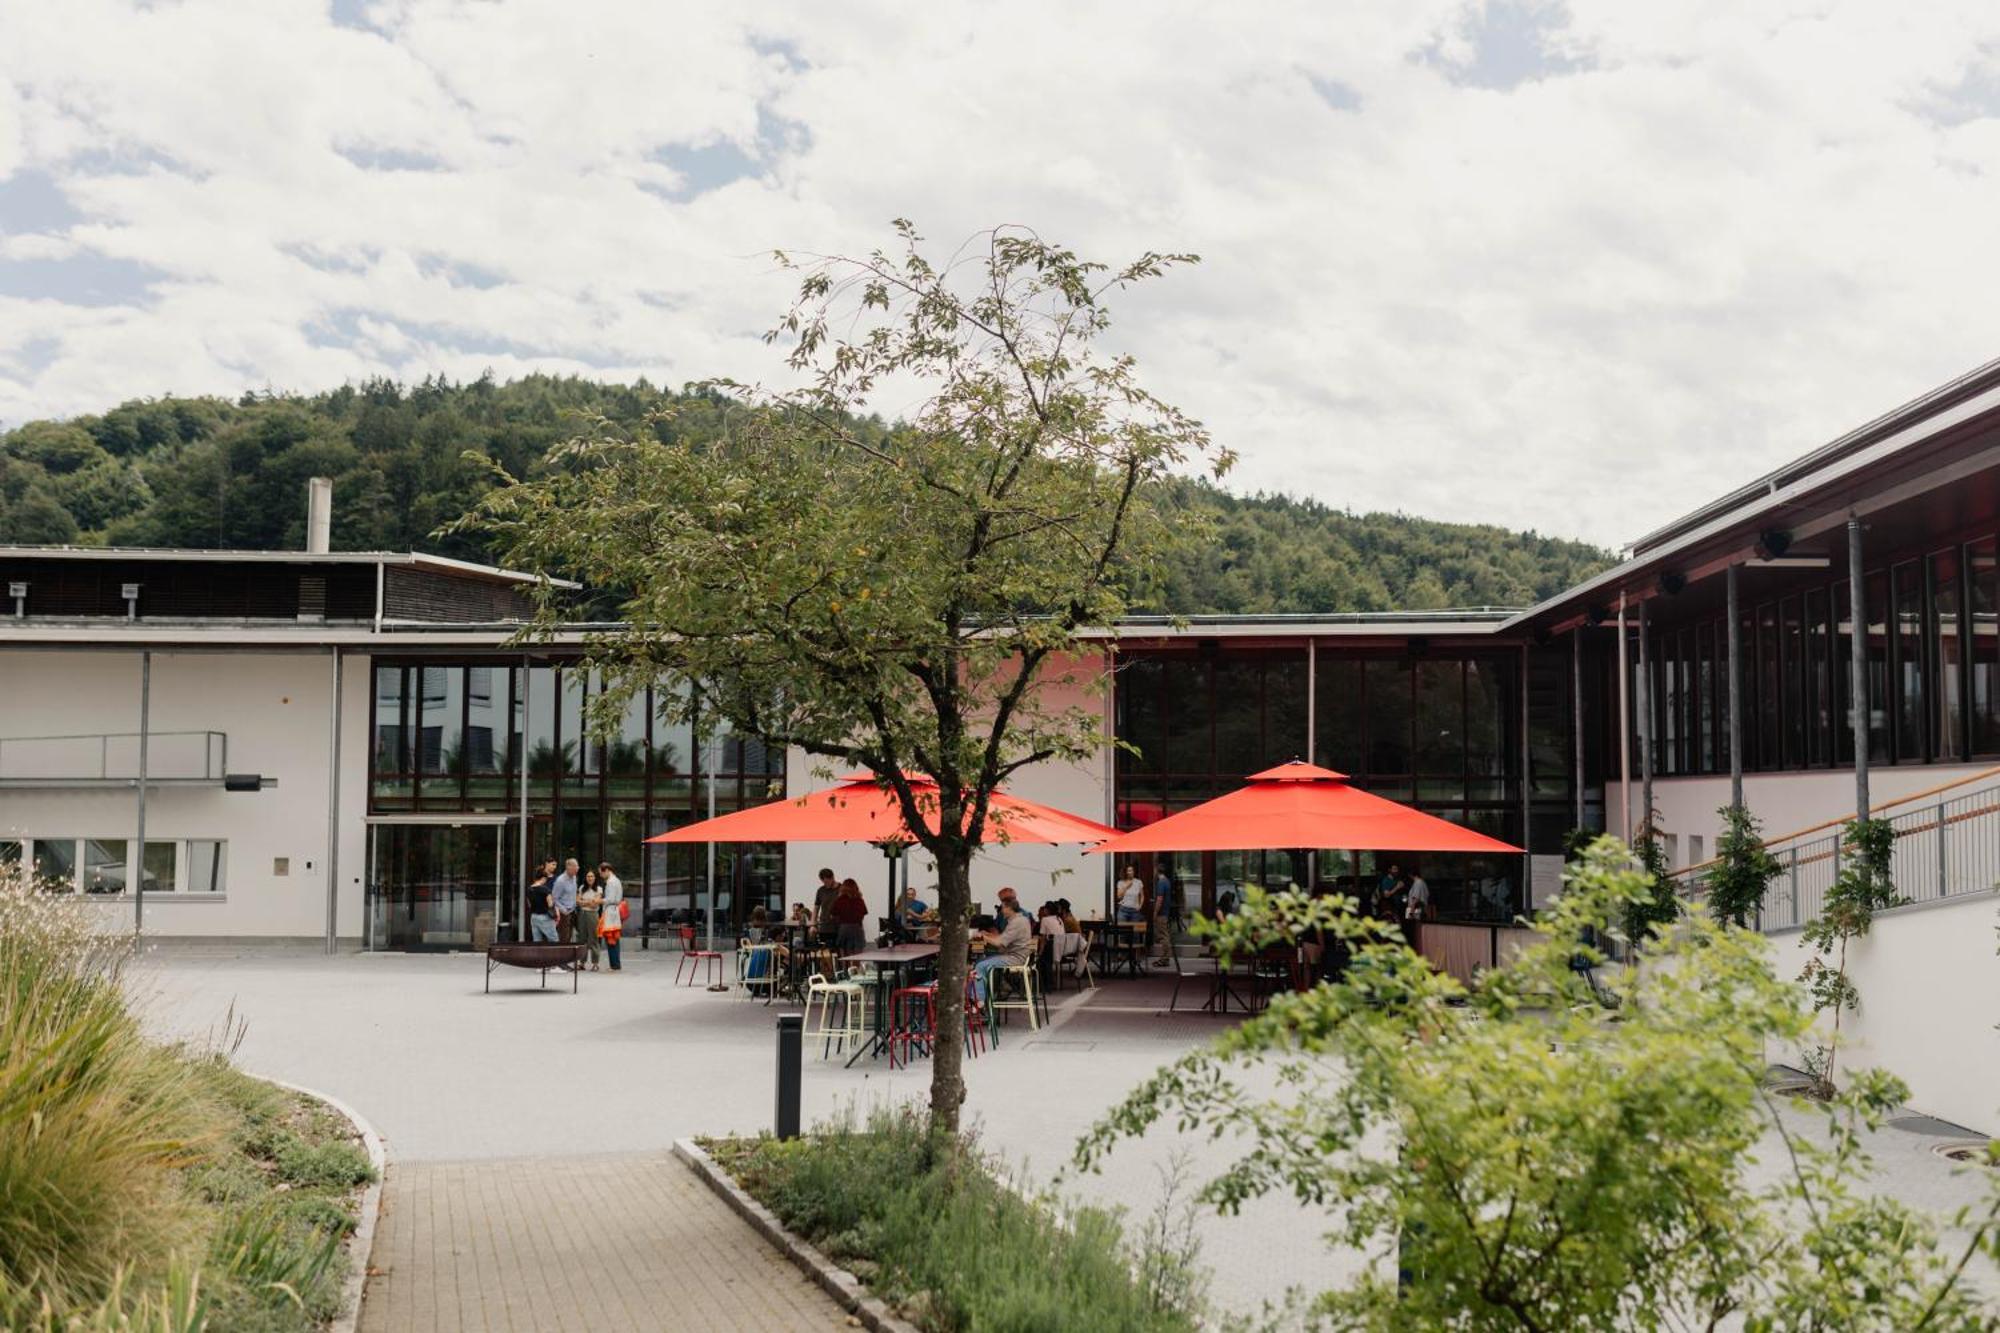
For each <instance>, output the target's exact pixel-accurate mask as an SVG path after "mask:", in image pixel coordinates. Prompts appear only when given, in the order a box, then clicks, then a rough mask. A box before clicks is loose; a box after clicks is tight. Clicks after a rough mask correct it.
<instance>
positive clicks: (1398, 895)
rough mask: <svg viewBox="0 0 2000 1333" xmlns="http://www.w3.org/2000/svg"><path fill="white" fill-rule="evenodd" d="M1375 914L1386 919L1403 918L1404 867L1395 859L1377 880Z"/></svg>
mask: <svg viewBox="0 0 2000 1333" xmlns="http://www.w3.org/2000/svg"><path fill="white" fill-rule="evenodd" d="M1375 915H1376V916H1377V917H1379V918H1380V919H1382V920H1384V921H1401V920H1402V919H1403V867H1402V866H1400V865H1398V864H1397V863H1396V862H1394V861H1391V862H1390V863H1389V868H1388V869H1387V870H1385V871H1383V872H1382V878H1381V879H1379V880H1377V881H1375Z"/></svg>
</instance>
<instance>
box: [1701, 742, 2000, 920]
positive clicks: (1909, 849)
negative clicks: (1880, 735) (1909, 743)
mask: <svg viewBox="0 0 2000 1333" xmlns="http://www.w3.org/2000/svg"><path fill="white" fill-rule="evenodd" d="M1870 813H1872V814H1873V815H1874V816H1875V817H1876V818H1878V819H1886V820H1887V821H1888V822H1889V826H1890V827H1891V828H1892V829H1894V830H1895V834H1896V841H1895V844H1894V847H1893V850H1892V851H1891V854H1890V863H1889V873H1890V878H1891V879H1892V880H1893V881H1894V883H1895V886H1896V892H1897V894H1898V896H1899V897H1901V898H1902V899H1903V900H1904V902H1906V903H1925V902H1936V901H1938V900H1939V899H1943V898H1953V897H1958V896H1960V895H1963V894H1972V893H1985V892H1988V891H1990V890H1992V889H1993V888H1994V887H1995V885H1996V884H2000V780H1996V778H1995V777H1994V771H1993V770H1987V771H1986V772H1983V773H1975V774H1973V775H1972V776H1970V777H1968V778H1963V779H1960V780H1959V781H1958V782H1955V783H1947V784H1945V785H1944V786H1941V787H1934V788H1932V789H1930V790H1929V791H1925V792H1919V793H1917V794H1915V795H1913V796H1904V797H1899V798H1897V799H1896V800H1893V801H1884V802H1883V803H1882V804H1880V805H1878V806H1876V807H1875V808H1874V810H1873V811H1871V812H1870ZM1844 826H1845V825H1844V821H1839V820H1835V821H1830V822H1828V823H1825V824H1817V825H1814V826H1813V827H1812V828H1809V829H1801V830H1800V831H1799V832H1797V833H1792V834H1787V835H1785V836H1783V837H1779V838H1774V839H1771V840H1770V841H1768V842H1767V843H1766V844H1765V846H1766V848H1767V850H1769V851H1770V853H1771V855H1773V856H1775V857H1776V858H1777V859H1778V864H1779V871H1778V876H1777V878H1776V879H1774V880H1772V881H1771V884H1770V887H1769V888H1768V889H1767V890H1766V891H1765V894H1764V910H1763V912H1762V914H1761V919H1760V922H1759V924H1760V925H1761V926H1762V927H1763V929H1765V930H1767V931H1769V930H1791V929H1795V928H1797V927H1799V926H1803V925H1804V924H1805V923H1806V922H1808V921H1811V920H1812V919H1813V918H1814V917H1816V916H1818V915H1819V914H1820V911H1821V909H1822V908H1824V907H1825V905H1826V894H1827V890H1828V889H1829V888H1831V887H1832V886H1833V881H1834V879H1835V878H1836V877H1837V876H1838V875H1839V874H1840V867H1841V858H1842V857H1844V856H1845V855H1846V854H1847V853H1846V850H1845V849H1844V848H1843V847H1842V846H1841V835H1842V830H1843V828H1844ZM1714 864H1715V862H1714V861H1713V860H1710V861H1704V862H1702V863H1701V864H1700V865H1696V866H1689V867H1687V868H1685V869H1683V870H1680V871H1677V872H1675V877H1676V878H1678V879H1679V880H1680V881H1681V882H1682V884H1683V885H1684V886H1685V888H1686V890H1687V892H1688V893H1689V895H1690V896H1699V895H1700V894H1701V893H1702V891H1703V874H1704V872H1705V871H1707V869H1708V868H1709V867H1710V866H1713V865H1714Z"/></svg>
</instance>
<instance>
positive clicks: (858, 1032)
mask: <svg viewBox="0 0 2000 1333" xmlns="http://www.w3.org/2000/svg"><path fill="white" fill-rule="evenodd" d="M836 1000H838V1001H839V1002H840V1022H839V1023H838V1024H836V1023H835V1022H834V1021H833V1006H834V1002H835V1001H836ZM815 1003H817V1004H818V1005H819V1026H817V1027H815V1026H813V1005H814V1004H815ZM867 1016H868V1002H867V991H866V989H865V988H864V987H863V986H862V985H861V983H860V982H858V981H847V980H844V979H843V980H840V981H828V980H827V979H826V978H825V977H824V976H822V975H820V974H819V973H818V972H815V973H813V974H812V975H811V976H810V977H808V978H807V979H806V1013H805V1039H806V1040H807V1041H818V1042H820V1043H821V1045H822V1048H823V1049H822V1050H821V1058H822V1059H825V1058H827V1057H828V1056H829V1055H831V1054H832V1052H833V1050H834V1047H835V1045H836V1044H838V1046H839V1049H840V1050H842V1051H845V1050H846V1049H847V1043H848V1041H849V1040H850V1039H852V1040H853V1041H855V1042H856V1043H859V1042H862V1041H866V1040H867V1039H868V1031H867V1027H866V1022H867Z"/></svg>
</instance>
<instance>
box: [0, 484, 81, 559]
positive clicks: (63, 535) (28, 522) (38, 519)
mask: <svg viewBox="0 0 2000 1333" xmlns="http://www.w3.org/2000/svg"><path fill="white" fill-rule="evenodd" d="M0 530H4V532H5V534H6V540H7V541H8V542H10V543H15V544H18V545H22V546H64V545H67V544H69V543H71V542H74V541H75V540H76V537H77V531H76V520H75V519H73V518H71V517H70V516H69V511H68V510H67V509H64V508H63V507H62V505H61V504H60V503H58V502H57V501H56V500H54V499H52V498H51V497H50V496H49V495H48V493H47V492H45V491H39V490H34V491H29V492H28V493H27V494H26V495H24V496H22V497H21V498H20V499H18V500H16V501H14V502H13V503H12V504H9V505H8V506H7V507H6V508H5V509H4V510H0Z"/></svg>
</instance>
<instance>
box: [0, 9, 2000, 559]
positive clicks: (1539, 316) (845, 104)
mask: <svg viewBox="0 0 2000 1333" xmlns="http://www.w3.org/2000/svg"><path fill="white" fill-rule="evenodd" d="M1996 175H2000V5H1995V4H1992V3H1990V2H1987V3H1968V4H1963V5H1952V4H1923V3H1899V4H1893V5H1892V4H1885V3H1881V2H1880V0H1873V2H1870V3H1851V4H1847V3H1838V2H1837V0H1811V2H1810V3H1807V2H1803V0H1800V2H1795V3H1755V2H1754V0H1714V2H1713V3H1680V2H1678V0H1656V2H1655V3H1644V4H1641V3H1634V2H1633V0H1574V2H1573V3H1570V4H1567V5H1564V4H1537V3H1533V2H1532V0H1528V2H1525V3H1487V4H1483V5H1482V4H1480V3H1476V2H1475V3H1464V2H1463V0H1379V2H1378V3H1372V4H1364V3H1339V4H1328V3H1324V2H1317V3H1300V4H1277V3H1273V4H1254V5H1253V4H1219V3H1215V0H1200V2H1199V3H1190V4H1146V5H1136V4H1123V5H1099V6H1091V5H1085V4H1080V3H1077V2H1076V0H1066V2H1064V3H1049V4H1037V3H1027V2H1023V0H1015V2H1014V3H1009V4H1004V5H997V4H979V5H957V4H950V3H943V2H942V0H925V3H922V4H909V3H904V4H894V5H891V4H874V5H871V4H865V3H853V2H851V0H850V2H848V3H841V4H826V3H817V4H809V5H799V6H796V7H792V6H779V5H767V4H756V5H751V4H741V3H736V4H720V5H716V6H713V7H712V9H711V12H709V13H707V14H705V15H704V14H702V13H700V12H698V7H697V6H696V5H693V4H689V3H684V2H676V3H672V4H667V3H660V0H435V2H433V0H380V2H377V3H369V2H368V0H332V2H331V3H330V4H329V3H328V0H236V2H234V3H224V2H209V0H189V2H188V3H174V2H173V0H156V2H155V3H151V4H145V5H129V4H118V3H110V2H109V0H5V3H0V422H4V423H8V424H17V423H19V422H20V421H23V420H26V419H30V418H33V417H38V416H48V415H64V414H72V413H77V412H84V411H93V410H101V409H103V408H105V407H109V406H111V405H113V404H115V403H117V402H119V401H121V400H123V399H126V398H131V397H137V396H144V395H152V394H160V393H168V392H173V393H221V394H230V395H234V394H236V393H239V392H241V391H243V390H245V389H264V388H272V389H280V390H284V389H296V390H302V391H312V390H317V389H322V388H328V387H332V386H335V385H338V384H340V383H341V382H343V381H347V380H357V379H360V378H363V377H366V376H372V375H382V374H386V375H392V376H396V377H399V378H403V379H411V378H417V377H421V376H423V375H425V374H428V373H432V372H440V371H441V372H443V373H445V374H447V375H450V376H452V377H454V378H461V377H462V378H470V377H473V376H476V375H478V374H479V373H480V372H481V371H482V370H485V369H487V368H491V369H492V370H493V371H494V372H495V373H496V374H498V375H501V376H503V377H504V376H510V375H516V374H519V373H522V372H524V371H528V370H535V369H540V370H551V371H571V372H577V373H581V374H585V375H590V376H596V377H604V378H627V377H631V376H636V375H640V374H644V375H646V376H649V377H650V378H652V379H653V380H654V381H655V382H665V383H669V384H679V383H682V382H684V381H686V380H690V379H696V378H702V377H707V376H711V375H719V374H720V375H730V376H734V377H736V378H739V379H744V380H765V381H770V380H773V379H775V378H776V377H777V374H778V367H777V364H776V357H775V354H774V353H773V351H772V349H770V348H767V347H766V346H764V345H763V343H762V342H761V340H760V338H759V335H760V333H761V332H762V330H763V329H764V328H765V327H767V325H768V324H769V322H770V320H771V319H772V317H773V316H774V315H775V314H776V313H777V312H778V311H779V310H780V309H781V308H782V306H783V304H784V302H785V300H786V298H787V296H788V295H789V292H790V285H789V283H788V282H787V280H786V279H785V278H784V277H783V276H782V275H781V274H779V273H778V272H776V271H775V270H774V269H773V267H772V266H771V264H770V263H769V261H768V258H767V255H768V252H769V251H770V250H771V249H772V248H774V247H778V246H791V247H799V248H803V249H816V250H823V251H836V250H842V249H846V248H860V247H866V246H869V245H872V244H875V243H878V242H886V241H887V239H888V229H887V223H888V222H889V220H890V219H891V218H893V217H896V216H908V217H910V218H912V219H914V220H915V221H916V222H917V223H918V225H919V226H920V227H921V228H922V229H923V231H924V232H925V234H926V235H928V236H929V237H931V238H933V239H934V240H936V241H938V242H940V243H943V244H944V245H945V248H949V247H950V246H951V245H954V244H955V243H956V242H957V241H959V240H961V239H963V238H964V237H965V236H966V235H968V234H969V233H971V232H973V231H975V230H978V229H979V228H981V227H985V226H988V225H991V224H993V223H996V222H1021V223H1028V224H1031V225H1033V226H1035V227H1036V228H1038V229H1039V230H1040V231H1042V232H1043V233H1044V234H1045V235H1048V236H1050V237H1053V238H1056V239H1060V240H1063V241H1065V242H1067V243H1069V244H1071V245H1073V246H1075V247H1076V248H1078V249H1079V250H1081V251H1083V252H1085V253H1086V254H1090V255H1094V256H1098V257H1102V258H1106V259H1117V258H1124V257H1127V256H1128V255H1130V254H1131V253H1134V252H1137V251H1139V250H1143V249H1149V248H1151V249H1175V250H1195V251H1198V252H1200V253H1201V254H1202V256H1203V258H1204V262H1203V264H1202V266H1201V267H1200V268H1199V269H1197V270H1194V271H1192V272H1184V273H1181V274H1178V275H1176V276H1174V277H1172V278H1170V279H1168V280H1166V281H1164V282H1162V283H1159V284H1157V285H1156V286H1155V287H1153V288H1152V289H1150V290H1148V291H1147V292H1146V293H1145V294H1144V295H1143V297H1141V298H1139V299H1136V300H1133V301H1130V302H1128V303H1127V305H1126V306H1125V308H1124V309H1123V311H1122V320H1121V323H1120V325H1119V328H1118V330H1117V335H1116V336H1117V342H1118V345H1119V346H1121V347H1122V348H1124V349H1127V350H1130V351H1132V352H1134V353H1135V354H1136V355H1138V357H1139V358H1140V360H1141V364H1142V366H1143V367H1144V369H1145V372H1146V376H1147V379H1148V381H1149V383H1150V384H1151V385H1152V386H1153V387H1155V388H1156V389H1157V390H1158V391H1160V392H1162V393H1163V394H1164V395H1165V396H1166V397H1168V398H1170V399H1172V400H1174V401H1176V402H1178V403H1179V404H1180V405H1181V406H1182V407H1184V408H1186V409H1187V410H1189V411H1191V412H1193V413H1195V414H1197V415H1199V416H1200V417H1202V418H1203V419H1204V420H1205V421H1207V422H1208V423H1209V425H1210V427H1211V428H1212V429H1213V431H1214V432H1215V434H1216V435H1217V436H1218V437H1219V438H1220V439H1221V440H1223V441H1225V442H1227V443H1228V444H1230V445H1231V446H1233V447H1234V448H1235V449H1236V450H1237V451H1238V452H1239V453H1240V454H1241V456H1242V461H1241V463H1240V465H1239V467H1238V469H1237V471H1236V472H1235V473H1234V474H1233V475H1232V481H1231V484H1232V485H1233V486H1235V487H1237V488H1242V489H1255V488H1280V489H1285V490H1289V491H1293V492H1297V493H1304V494H1310V495H1313V496H1316V497H1318V498H1320V499H1323V500H1326V501H1328V502H1330V503H1333V504H1336V505H1342V506H1347V507H1352V508H1357V509H1378V508H1379V509H1395V510H1403V511H1407V512H1410V513H1415V514H1422V515H1427V516H1433V517H1438V518H1450V519H1470V520H1486V521H1492V522H1498V523H1505V524H1508V525H1511V526H1520V527H1530V526H1532V527H1535V528H1538V529H1540V530H1542V531H1545V532H1554V533H1560V534H1564V535H1574V536H1583V537H1588V538H1591V539H1594V540H1597V541H1600V542H1604V543H1607V544H1613V545H1615V544H1619V543H1622V542H1624V541H1627V540H1629V539H1631V538H1633V537H1635V536H1637V535H1639V534H1640V533H1641V532H1643V531H1645V530H1646V529H1648V528H1650V527H1652V526H1654V525H1656V524H1657V523H1659V522H1661V521H1663V520H1665V519H1668V518H1671V517H1673V516H1674V515H1675V514H1677V513H1679V512H1681V511H1684V510H1686V509H1688V508H1691V507H1693V506H1694V505H1695V504H1697V503H1699V502H1701V501H1703V500H1705V499H1707V498H1709V497H1711V496H1713V495H1715V494H1717V493H1718V492H1720V491H1721V490H1723V489H1725V488H1727V487H1728V486H1730V485H1732V484H1734V483H1737V482H1741V481H1744V480H1747V479H1748V478H1750V477H1751V476H1754V475H1755V474H1756V473H1758V472H1760V471H1762V470H1764V469H1766V468H1768V467H1771V466H1773V465H1775V464H1777V463H1779V462H1782V461H1783V460H1785V459H1787V458H1790V457H1792V456H1794V455H1797V454H1799V453H1802V452H1804V451H1805V450H1807V449H1809V448H1812V447H1813V446H1815V445H1818V444H1820V443H1823V442H1824V441H1825V440H1827V439H1829V438H1831V437H1832V436H1834V435H1836V434H1839V433H1840V432H1842V431H1843V430H1845V429H1847V428H1849V427H1852V426H1854V425H1857V424H1859V423H1860V422H1862V421H1864V420H1866V419H1867V418H1869V417H1872V416H1874V415H1876V414H1877V413H1879V412H1881V411H1883V410H1885V409H1887V408H1889V407H1892V406H1894V405H1895V404H1897V403H1899V402H1901V401H1903V400H1904V399H1907V398H1909V397H1912V396H1914V395H1915V394H1917V393H1919V392H1921V391H1923V390H1925V389H1927V388H1929V387H1931V386H1933V385H1935V384H1937V383H1939V382H1941V381H1943V380H1945V379H1948V378H1950V377H1952V376H1954V375H1956V374H1958V373H1960V372H1963V371H1965V370H1967V369H1970V368H1971V367H1973V366H1974V365H1976V364H1978V363H1980V362H1981V361H1983V360H1986V359H1987V358H1989V357H1991V356H1994V355H1996V354H2000V282H1996V278H2000V243H1996V238H2000V225H1996V224H2000V188H1996V186H2000V181H1996ZM884 406H885V408H887V409H889V410H892V411H893V409H894V407H895V406H896V405H895V404H884Z"/></svg>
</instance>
